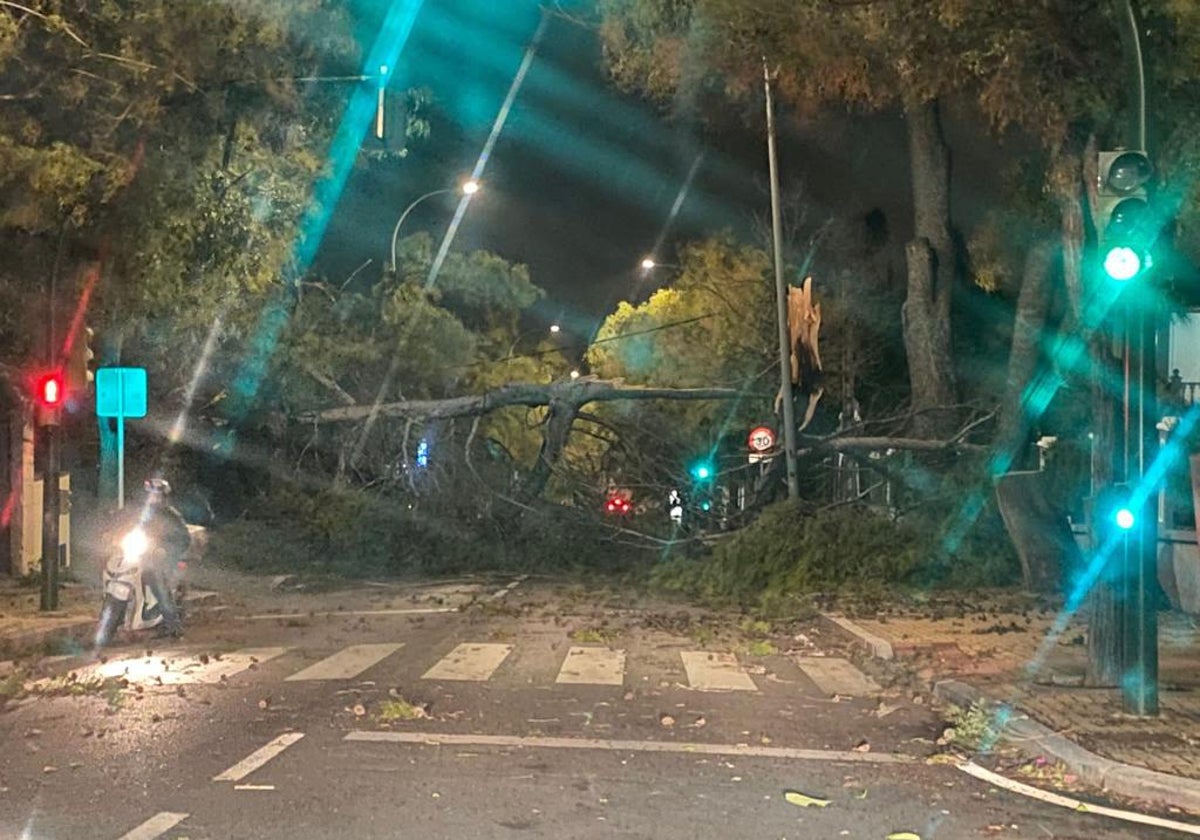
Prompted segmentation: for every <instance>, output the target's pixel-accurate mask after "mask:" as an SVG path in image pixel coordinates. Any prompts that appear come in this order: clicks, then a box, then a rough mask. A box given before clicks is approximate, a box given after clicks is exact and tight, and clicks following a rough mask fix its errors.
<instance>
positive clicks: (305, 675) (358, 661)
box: [286, 642, 404, 682]
mask: <svg viewBox="0 0 1200 840" xmlns="http://www.w3.org/2000/svg"><path fill="white" fill-rule="evenodd" d="M402 647H404V643H403V642H400V643H397V644H377V645H351V646H350V647H347V648H342V649H341V650H339V651H338V652H337V653H335V654H333V655H332V656H327V657H325V658H324V659H322V660H321V661H320V662H317V663H314V664H312V665H309V666H308V667H307V668H305V669H304V670H303V671H297V672H296V673H295V674H292V675H291V676H290V677H288V678H287V680H286V681H287V682H295V681H301V680H349V679H353V678H354V677H357V676H358V675H359V674H361V673H362V672H363V671H365V670H367V669H368V668H370V667H371V666H372V665H375V664H377V663H379V662H382V661H383V660H384V659H386V658H387V657H389V656H391V655H392V654H393V653H395V652H396V651H398V650H400V648H402Z"/></svg>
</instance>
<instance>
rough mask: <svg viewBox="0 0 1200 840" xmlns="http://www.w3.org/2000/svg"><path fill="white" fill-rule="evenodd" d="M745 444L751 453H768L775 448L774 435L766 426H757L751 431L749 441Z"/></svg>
mask: <svg viewBox="0 0 1200 840" xmlns="http://www.w3.org/2000/svg"><path fill="white" fill-rule="evenodd" d="M747 442H748V443H749V445H750V451H751V452H770V451H771V450H772V449H774V448H775V433H774V432H773V431H771V430H770V429H769V428H767V427H766V426H759V427H758V428H756V429H751V431H750V439H749V441H747Z"/></svg>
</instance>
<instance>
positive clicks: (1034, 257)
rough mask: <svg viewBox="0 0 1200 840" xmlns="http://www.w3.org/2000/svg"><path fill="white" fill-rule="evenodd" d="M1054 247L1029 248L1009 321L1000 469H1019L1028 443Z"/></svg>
mask: <svg viewBox="0 0 1200 840" xmlns="http://www.w3.org/2000/svg"><path fill="white" fill-rule="evenodd" d="M1053 252H1054V248H1053V246H1052V244H1051V243H1049V242H1041V243H1038V244H1036V245H1034V246H1033V247H1032V248H1030V249H1029V253H1028V254H1027V255H1026V257H1025V272H1024V275H1023V276H1022V278H1021V292H1020V294H1019V295H1018V296H1017V311H1016V317H1015V318H1014V320H1013V337H1012V349H1011V350H1010V351H1009V355H1008V377H1007V379H1006V381H1005V388H1004V391H1005V392H1004V402H1003V404H1002V405H1001V406H1000V428H999V430H998V433H997V436H996V440H997V443H998V444H999V445H1000V446H1001V447H1002V451H1003V453H1004V455H1005V456H1006V458H1007V460H1008V463H1006V464H1004V465H1003V467H1004V469H1006V470H1007V469H1010V468H1012V467H1015V468H1016V469H1021V468H1022V466H1023V464H1022V463H1021V460H1022V459H1021V453H1022V452H1023V451H1024V449H1025V444H1026V443H1027V442H1028V437H1029V432H1030V425H1031V421H1032V419H1033V418H1032V417H1031V416H1030V409H1031V407H1032V406H1031V405H1030V403H1029V395H1028V390H1029V386H1030V385H1031V384H1032V383H1033V382H1034V381H1035V378H1034V377H1035V374H1036V373H1037V371H1038V366H1039V362H1040V361H1041V344H1042V334H1043V330H1044V329H1045V326H1046V312H1047V310H1048V309H1049V308H1050V261H1051V259H1052V257H1053Z"/></svg>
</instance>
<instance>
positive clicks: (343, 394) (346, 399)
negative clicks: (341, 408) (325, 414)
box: [301, 365, 370, 422]
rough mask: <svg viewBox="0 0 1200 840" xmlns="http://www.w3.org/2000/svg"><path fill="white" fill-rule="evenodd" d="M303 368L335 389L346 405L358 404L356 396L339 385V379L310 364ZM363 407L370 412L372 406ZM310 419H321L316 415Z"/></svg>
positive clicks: (323, 383) (322, 382) (314, 420)
mask: <svg viewBox="0 0 1200 840" xmlns="http://www.w3.org/2000/svg"><path fill="white" fill-rule="evenodd" d="M301 368H302V369H303V371H304V372H305V373H307V374H308V375H309V376H311V377H312V378H313V379H315V380H317V381H318V382H320V383H321V384H322V385H324V386H325V387H326V388H328V389H329V390H330V391H333V393H334V394H336V395H337V397H338V399H340V400H341V401H342V402H344V403H345V404H346V405H348V406H351V405H357V404H358V400H356V399H354V397H352V396H350V395H349V394H348V393H346V391H345V389H344V388H342V386H341V385H339V384H338V383H337V380H335V379H334V378H333V377H332V376H328V375H326V374H324V373H321V371H319V370H315V369H313V368H311V367H309V366H308V365H301ZM362 408H364V409H366V410H367V411H368V412H369V411H370V406H362ZM363 416H364V417H365V416H366V415H365V414H364V415H363ZM309 419H310V420H311V421H312V422H317V421H318V420H319V418H318V417H315V416H314V417H311V418H309ZM351 419H355V420H358V419H361V418H358V417H355V418H351Z"/></svg>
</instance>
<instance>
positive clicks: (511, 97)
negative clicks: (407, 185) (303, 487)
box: [368, 11, 549, 425]
mask: <svg viewBox="0 0 1200 840" xmlns="http://www.w3.org/2000/svg"><path fill="white" fill-rule="evenodd" d="M548 21H549V16H548V15H547V14H546V13H545V12H544V11H543V12H542V17H541V20H540V21H538V26H537V29H536V30H535V31H534V33H533V38H532V39H531V40H530V41H529V46H528V47H526V48H525V56H524V58H522V59H521V66H520V67H518V68H517V73H516V75H515V76H513V80H512V84H510V85H509V86H508V94H507V95H506V96H505V97H504V102H503V104H501V106H500V110H499V111H498V112H497V113H496V119H495V121H494V122H493V123H492V131H491V133H490V134H489V135H488V139H487V142H485V143H484V144H483V151H481V152H480V153H479V159H478V160H476V161H475V168H474V169H472V170H471V180H473V181H479V180H481V179H482V178H483V171H484V169H486V168H487V163H488V160H489V159H490V158H491V156H492V150H493V149H494V148H495V147H496V141H497V140H499V139H500V132H501V131H503V130H504V124H505V123H506V122H507V121H508V115H509V112H510V111H511V110H512V106H513V102H515V101H516V98H517V93H519V92H520V90H521V85H522V84H524V82H525V77H526V76H527V75H528V74H529V68H530V67H531V66H532V65H533V58H534V56H535V55H536V54H537V50H538V47H539V46H540V45H541V43H542V38H543V36H544V35H545V34H546V24H547V22H548ZM471 198H472V195H471V194H469V193H464V194H463V197H462V198H461V199H459V201H458V207H457V209H455V211H454V218H453V219H451V220H450V225H449V227H447V228H446V235H445V236H443V237H442V244H441V246H440V247H439V248H438V252H437V256H435V257H434V258H433V264H432V265H431V266H430V267H429V276H428V277H427V278H426V279H425V288H426V289H432V288H433V286H434V284H435V283H437V278H438V274H439V273H441V270H442V263H444V262H445V261H446V254H448V253H449V252H450V246H451V244H453V242H454V237H455V236H456V235H457V234H458V227H459V225H460V224H462V220H463V216H465V215H466V213H467V208H468V207H470V206H471ZM368 425H370V421H368Z"/></svg>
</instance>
